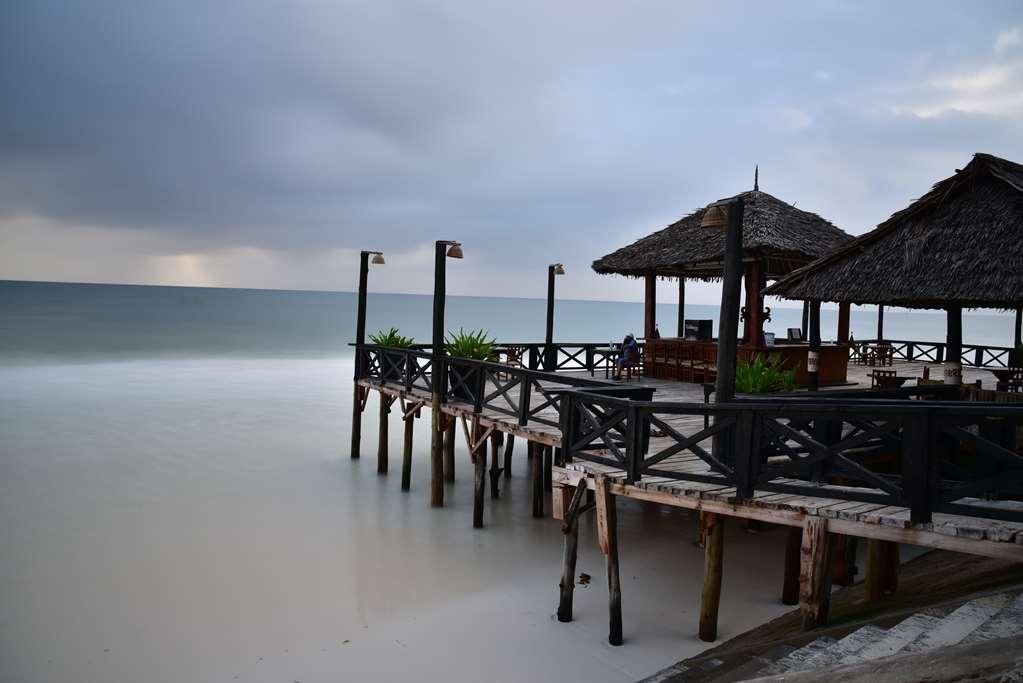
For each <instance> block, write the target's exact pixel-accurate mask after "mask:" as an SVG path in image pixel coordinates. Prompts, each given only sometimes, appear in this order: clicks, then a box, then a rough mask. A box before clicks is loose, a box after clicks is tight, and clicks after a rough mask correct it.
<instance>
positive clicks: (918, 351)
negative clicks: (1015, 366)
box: [849, 339, 1018, 368]
mask: <svg viewBox="0 0 1023 683" xmlns="http://www.w3.org/2000/svg"><path fill="white" fill-rule="evenodd" d="M878 341H883V342H885V343H887V344H891V346H892V357H893V358H894V359H895V360H904V361H912V362H917V363H943V362H944V361H945V344H944V343H943V342H924V341H908V340H905V339H882V340H877V339H857V340H856V342H855V343H853V344H850V345H849V360H851V361H859V360H861V359H862V353H863V345H868V346H869V345H876V344H877V343H878ZM962 349H963V350H962V356H961V361H960V362H961V363H962V364H963V365H968V366H971V367H975V368H1006V367H1009V366H1010V365H1011V364H1012V362H1013V360H1014V358H1013V355H1014V354H1013V350H1012V348H1010V347H1008V346H987V345H985V344H963V347H962ZM1017 362H1018V361H1017Z"/></svg>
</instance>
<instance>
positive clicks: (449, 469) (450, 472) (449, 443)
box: [444, 415, 458, 481]
mask: <svg viewBox="0 0 1023 683" xmlns="http://www.w3.org/2000/svg"><path fill="white" fill-rule="evenodd" d="M456 421H457V418H455V416H454V415H448V416H447V417H446V418H445V425H444V481H454V480H455V428H456V427H457V426H458V425H456V424H455V422H456Z"/></svg>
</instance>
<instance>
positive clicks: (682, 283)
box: [678, 275, 686, 339]
mask: <svg viewBox="0 0 1023 683" xmlns="http://www.w3.org/2000/svg"><path fill="white" fill-rule="evenodd" d="M684 336H686V278H685V276H684V275H679V276H678V338H679V339H681V338H682V337H684Z"/></svg>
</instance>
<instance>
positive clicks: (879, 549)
mask: <svg viewBox="0 0 1023 683" xmlns="http://www.w3.org/2000/svg"><path fill="white" fill-rule="evenodd" d="M863 583H864V599H865V600H866V601H867V602H876V601H878V600H880V599H881V598H883V597H884V596H886V595H892V594H894V593H895V591H896V589H897V588H898V583H899V544H898V543H893V542H892V541H880V540H877V539H873V538H871V539H868V540H867V577H866V579H865V580H864V582H863Z"/></svg>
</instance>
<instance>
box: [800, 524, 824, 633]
mask: <svg viewBox="0 0 1023 683" xmlns="http://www.w3.org/2000/svg"><path fill="white" fill-rule="evenodd" d="M800 560H801V561H800V571H799V608H800V610H801V611H802V613H803V630H804V631H809V630H811V629H814V628H817V627H818V626H823V625H825V624H827V623H828V608H829V607H830V604H831V536H830V534H829V533H828V520H827V519H826V518H824V517H807V518H806V521H805V523H804V526H803V543H802V546H801V548H800Z"/></svg>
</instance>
